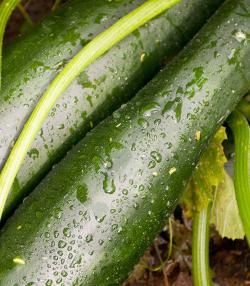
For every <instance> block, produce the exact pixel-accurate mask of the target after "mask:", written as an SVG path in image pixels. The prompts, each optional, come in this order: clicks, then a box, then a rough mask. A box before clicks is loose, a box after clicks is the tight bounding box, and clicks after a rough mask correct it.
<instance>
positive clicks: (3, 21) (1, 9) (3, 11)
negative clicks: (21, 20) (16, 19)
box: [0, 0, 20, 90]
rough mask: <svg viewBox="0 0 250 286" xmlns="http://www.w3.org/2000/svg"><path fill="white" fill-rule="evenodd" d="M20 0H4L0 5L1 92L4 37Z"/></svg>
mask: <svg viewBox="0 0 250 286" xmlns="http://www.w3.org/2000/svg"><path fill="white" fill-rule="evenodd" d="M19 2H20V0H3V1H2V3H1V4H0V90H1V83H2V49H3V36H4V31H5V28H6V25H7V23H8V20H9V17H10V15H11V13H12V12H13V10H14V9H15V7H16V5H17V4H18V3H19Z"/></svg>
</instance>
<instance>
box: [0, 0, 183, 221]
mask: <svg viewBox="0 0 250 286" xmlns="http://www.w3.org/2000/svg"><path fill="white" fill-rule="evenodd" d="M178 2H180V0H149V1H147V2H145V3H144V4H142V5H141V6H139V7H138V8H137V9H135V10H134V11H132V12H131V13H129V14H128V15H126V16H124V17H123V18H121V19H120V20H118V21H117V22H116V23H115V24H114V25H113V26H111V27H110V28H108V29H107V30H105V31H104V32H102V33H101V34H99V35H98V36H97V37H96V38H95V39H94V40H92V41H91V42H90V43H89V44H87V45H86V46H85V47H84V48H83V49H82V50H81V51H80V52H79V53H78V54H77V55H76V56H75V57H74V58H73V59H72V60H71V61H70V62H69V63H68V64H67V65H66V66H65V68H64V69H63V70H62V71H61V72H60V73H59V74H58V75H57V77H56V78H55V79H54V80H53V81H52V83H51V84H50V85H49V87H48V89H47V91H46V92H45V93H44V95H43V96H42V97H41V99H40V100H39V102H38V103H37V105H36V107H35V108H34V110H33V112H32V114H31V116H30V117H29V119H28V121H27V122H26V124H25V126H24V128H23V130H22V132H21V134H20V135H19V137H18V139H17V141H16V143H15V145H14V147H13V149H12V151H11V153H10V155H9V157H8V159H7V161H6V163H5V165H4V167H3V169H2V172H1V175H0V218H1V216H2V213H3V209H4V205H5V202H6V200H7V197H8V195H9V192H10V190H11V187H12V184H13V181H14V179H15V177H16V175H17V173H18V171H19V169H20V167H21V164H22V162H23V160H24V158H25V156H26V154H27V152H28V150H29V147H30V145H31V144H32V142H33V140H34V139H35V137H36V135H37V133H38V132H39V130H40V128H41V127H42V124H43V122H44V121H45V119H46V118H47V116H48V114H49V112H50V110H51V109H52V107H53V106H54V104H55V103H56V101H57V99H58V98H59V97H60V96H61V95H62V94H63V92H64V91H65V90H66V89H67V88H68V86H69V85H70V84H71V82H72V81H73V80H74V79H75V78H76V77H77V76H78V75H79V74H80V73H81V72H82V71H83V70H84V69H85V68H86V67H87V66H89V65H90V64H91V63H92V62H93V61H95V60H96V59H97V58H98V57H100V56H102V55H103V54H104V53H105V52H107V51H108V50H109V49H110V48H112V47H113V46H114V45H115V44H116V43H118V42H119V41H121V40H122V39H124V38H125V37H126V36H128V35H129V34H130V33H132V32H133V31H135V30H136V29H137V28H139V27H140V26H142V25H143V24H145V23H146V22H147V21H149V20H151V19H152V18H154V17H156V16H157V15H159V14H160V13H162V12H163V11H164V10H166V9H168V8H170V7H172V6H174V5H175V4H177V3H178Z"/></svg>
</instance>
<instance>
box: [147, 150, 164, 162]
mask: <svg viewBox="0 0 250 286" xmlns="http://www.w3.org/2000/svg"><path fill="white" fill-rule="evenodd" d="M150 156H151V157H152V158H153V159H155V161H156V162H157V163H160V162H161V160H162V156H161V154H160V153H159V152H156V151H152V152H151V153H150Z"/></svg>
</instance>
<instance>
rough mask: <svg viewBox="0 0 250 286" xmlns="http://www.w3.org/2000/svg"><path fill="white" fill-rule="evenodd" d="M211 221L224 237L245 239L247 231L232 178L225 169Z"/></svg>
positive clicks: (216, 192) (216, 195) (217, 191)
mask: <svg viewBox="0 0 250 286" xmlns="http://www.w3.org/2000/svg"><path fill="white" fill-rule="evenodd" d="M211 223H213V224H214V225H215V228H216V230H217V231H218V232H219V234H220V235H221V236H222V237H227V238H230V239H243V238H244V236H245V232H244V230H243V226H242V222H241V219H240V216H239V209H238V206H237V202H236V197H235V189H234V183H233V180H232V178H231V177H230V176H229V175H228V174H227V172H226V171H225V179H224V182H223V183H221V184H220V185H219V186H218V188H217V189H216V191H215V196H214V202H213V206H212V212H211Z"/></svg>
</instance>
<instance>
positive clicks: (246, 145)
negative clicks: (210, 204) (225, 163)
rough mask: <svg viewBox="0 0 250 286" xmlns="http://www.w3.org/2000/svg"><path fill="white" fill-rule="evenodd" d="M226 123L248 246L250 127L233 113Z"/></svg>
mask: <svg viewBox="0 0 250 286" xmlns="http://www.w3.org/2000/svg"><path fill="white" fill-rule="evenodd" d="M228 123H229V126H230V128H231V129H232V131H233V135H234V143H235V161H234V186H235V192H236V199H237V203H238V207H239V213H240V217H241V220H242V224H243V228H244V231H245V234H246V237H247V240H248V244H249V245H250V127H249V125H248V122H247V120H246V118H245V116H244V115H243V114H242V113H241V112H239V111H234V112H233V113H232V114H231V115H230V117H229V119H228Z"/></svg>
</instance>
